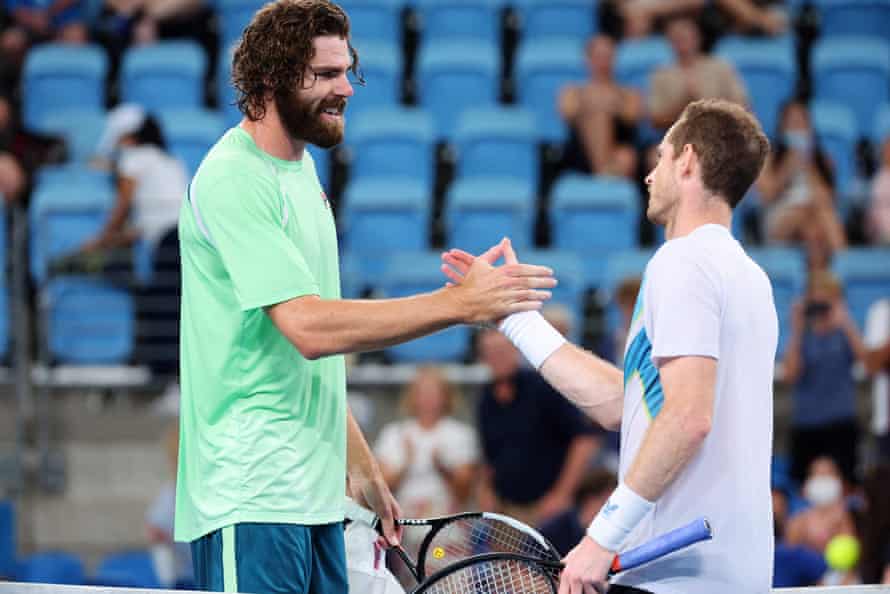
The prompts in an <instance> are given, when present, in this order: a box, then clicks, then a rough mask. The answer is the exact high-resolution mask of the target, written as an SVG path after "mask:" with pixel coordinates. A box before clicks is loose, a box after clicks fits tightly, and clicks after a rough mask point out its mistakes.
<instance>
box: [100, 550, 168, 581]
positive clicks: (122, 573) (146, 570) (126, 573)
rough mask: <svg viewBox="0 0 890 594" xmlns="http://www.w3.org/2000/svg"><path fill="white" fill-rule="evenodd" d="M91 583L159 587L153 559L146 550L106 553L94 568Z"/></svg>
mask: <svg viewBox="0 0 890 594" xmlns="http://www.w3.org/2000/svg"><path fill="white" fill-rule="evenodd" d="M92 581H93V583H94V585H97V586H109V587H113V588H160V587H161V583H160V581H159V580H158V576H157V573H156V572H155V567H154V561H153V560H152V557H151V553H149V552H148V551H126V552H122V553H112V554H110V555H106V556H105V558H104V559H102V561H101V562H100V563H99V566H98V567H97V568H96V573H95V575H93V580H92Z"/></svg>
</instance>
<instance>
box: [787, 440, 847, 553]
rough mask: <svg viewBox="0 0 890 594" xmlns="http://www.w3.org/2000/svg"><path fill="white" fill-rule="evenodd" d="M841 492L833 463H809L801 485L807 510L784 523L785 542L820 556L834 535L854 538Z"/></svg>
mask: <svg viewBox="0 0 890 594" xmlns="http://www.w3.org/2000/svg"><path fill="white" fill-rule="evenodd" d="M843 491H844V486H843V479H842V477H841V472H840V469H839V468H838V465H837V464H836V463H835V461H834V460H832V459H831V458H829V457H827V456H820V457H818V458H816V459H815V460H813V461H812V462H811V463H810V467H809V472H808V473H807V477H806V480H805V481H804V484H803V495H804V498H806V500H807V502H808V503H809V504H810V507H809V508H808V509H807V510H805V511H803V512H801V513H799V514H797V515H796V516H794V517H792V518H791V519H790V520H789V521H788V527H787V530H786V532H785V541H786V543H787V544H789V545H792V546H794V545H800V546H804V547H807V548H809V549H811V550H813V551H816V552H819V553H821V552H823V551H824V550H825V547H826V546H827V545H828V543H829V542H830V541H831V539H832V538H834V537H835V536H839V535H841V534H848V535H851V536H855V535H856V529H855V525H854V523H853V516H852V515H851V514H850V512H849V510H848V509H847V505H846V502H845V501H844V492H843Z"/></svg>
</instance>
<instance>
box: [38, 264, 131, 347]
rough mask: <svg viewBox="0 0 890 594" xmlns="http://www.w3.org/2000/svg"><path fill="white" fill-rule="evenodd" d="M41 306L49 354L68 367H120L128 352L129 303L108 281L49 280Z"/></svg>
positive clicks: (74, 277)
mask: <svg viewBox="0 0 890 594" xmlns="http://www.w3.org/2000/svg"><path fill="white" fill-rule="evenodd" d="M42 302H43V304H44V307H45V313H46V316H47V317H46V333H47V342H48V343H49V352H50V355H51V356H52V357H53V359H54V360H56V361H58V362H60V363H68V364H73V365H115V364H123V363H126V362H127V361H128V360H129V358H130V356H131V354H132V351H133V323H134V322H133V317H134V313H133V299H132V297H131V296H130V294H129V293H127V292H126V291H125V290H123V289H120V288H118V287H115V286H113V285H111V284H110V283H108V282H106V281H103V280H100V279H95V278H91V277H85V276H64V277H56V278H54V279H52V280H50V281H49V282H48V283H47V284H46V287H45V289H44V293H43V297H42Z"/></svg>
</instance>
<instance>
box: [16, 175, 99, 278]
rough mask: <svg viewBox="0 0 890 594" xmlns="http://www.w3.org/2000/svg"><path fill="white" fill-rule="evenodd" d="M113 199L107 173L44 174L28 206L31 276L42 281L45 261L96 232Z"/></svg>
mask: <svg viewBox="0 0 890 594" xmlns="http://www.w3.org/2000/svg"><path fill="white" fill-rule="evenodd" d="M113 200H114V192H113V190H112V186H111V180H110V178H109V177H108V176H107V175H102V174H94V173H92V172H89V171H77V170H72V169H70V168H64V169H62V170H61V172H60V173H57V174H55V175H50V176H49V177H44V178H43V179H42V181H41V183H39V184H38V186H37V187H36V188H35V190H34V194H33V196H32V198H31V204H30V205H29V207H28V218H29V224H30V232H31V233H30V257H31V260H30V268H31V276H32V277H33V278H34V280H35V281H36V282H38V283H39V284H42V283H43V282H44V281H45V280H46V269H47V264H48V262H49V261H50V260H51V259H52V258H55V257H58V256H61V255H64V254H66V253H69V252H71V251H74V250H76V249H77V248H78V247H80V246H81V245H82V244H83V242H85V241H86V240H88V239H90V238H91V237H93V236H94V234H95V233H97V232H98V231H99V230H100V229H101V227H102V225H103V223H104V221H105V218H106V216H107V213H108V209H109V208H110V206H111V204H112V202H113Z"/></svg>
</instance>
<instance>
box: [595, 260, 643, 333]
mask: <svg viewBox="0 0 890 594" xmlns="http://www.w3.org/2000/svg"><path fill="white" fill-rule="evenodd" d="M654 254H655V250H652V249H640V250H623V251H620V252H614V253H612V254H611V255H609V256H608V258H607V259H606V264H605V271H604V273H603V277H602V281H601V282H600V284H599V288H600V292H599V297H600V300H601V301H602V302H603V303H604V304H605V305H606V311H605V316H606V327H607V328H608V330H609V333H610V335H611V333H614V332H615V331H616V330H617V329H618V328H619V327H620V326H621V313H620V311H619V309H618V304H617V302H616V301H615V293H616V291H617V290H618V287H619V286H620V285H621V283H622V282H623V281H624V280H625V279H628V278H633V277H640V278H643V277H644V276H645V273H646V265H647V264H649V260H651V259H652V256H653V255H654Z"/></svg>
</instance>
